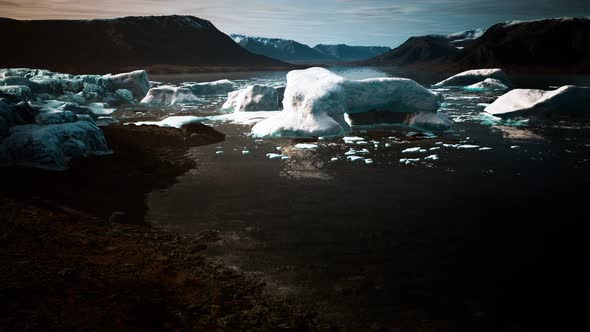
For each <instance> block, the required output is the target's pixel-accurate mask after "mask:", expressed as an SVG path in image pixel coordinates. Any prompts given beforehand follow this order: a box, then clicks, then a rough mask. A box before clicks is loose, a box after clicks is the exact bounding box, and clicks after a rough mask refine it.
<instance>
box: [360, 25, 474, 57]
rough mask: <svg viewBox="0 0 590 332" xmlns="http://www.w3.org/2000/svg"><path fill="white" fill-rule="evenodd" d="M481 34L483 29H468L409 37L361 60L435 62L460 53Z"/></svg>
mask: <svg viewBox="0 0 590 332" xmlns="http://www.w3.org/2000/svg"><path fill="white" fill-rule="evenodd" d="M482 35H483V30H481V29H476V30H468V31H463V32H457V33H453V34H450V35H426V36H419V37H410V38H409V39H408V40H407V41H406V42H404V43H403V44H401V45H400V46H399V47H397V48H395V49H393V50H391V51H389V52H386V53H383V54H382V55H379V56H377V57H374V58H372V59H369V60H366V61H363V62H361V64H364V65H376V66H404V65H414V64H423V63H437V62H442V61H445V60H448V59H451V58H452V57H454V56H457V55H458V54H460V53H461V50H463V49H464V48H465V47H466V46H469V45H470V44H472V43H474V42H475V40H477V38H479V37H481V36H482Z"/></svg>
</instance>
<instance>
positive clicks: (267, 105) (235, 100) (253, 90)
mask: <svg viewBox="0 0 590 332" xmlns="http://www.w3.org/2000/svg"><path fill="white" fill-rule="evenodd" d="M221 109H222V110H223V111H226V112H256V111H278V110H279V103H278V97H277V91H276V90H275V89H274V88H273V87H270V86H265V85H250V86H247V87H245V88H243V89H241V90H237V91H233V92H230V93H229V94H228V95H227V101H226V102H225V103H224V104H223V106H222V107H221Z"/></svg>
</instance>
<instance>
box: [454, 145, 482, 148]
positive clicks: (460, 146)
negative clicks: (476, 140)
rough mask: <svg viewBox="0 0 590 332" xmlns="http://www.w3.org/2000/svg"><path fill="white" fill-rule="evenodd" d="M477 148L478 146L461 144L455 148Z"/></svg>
mask: <svg viewBox="0 0 590 332" xmlns="http://www.w3.org/2000/svg"><path fill="white" fill-rule="evenodd" d="M477 148H479V145H475V144H461V145H459V146H457V149H477Z"/></svg>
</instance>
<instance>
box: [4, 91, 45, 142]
mask: <svg viewBox="0 0 590 332" xmlns="http://www.w3.org/2000/svg"><path fill="white" fill-rule="evenodd" d="M37 114H38V111H37V110H35V109H33V108H32V107H31V106H30V105H29V104H28V103H25V102H20V103H18V104H16V103H13V102H11V101H10V100H8V99H4V98H0V140H1V139H2V138H3V137H6V136H8V134H9V131H10V128H12V127H13V126H16V125H24V124H32V123H35V117H36V116H37Z"/></svg>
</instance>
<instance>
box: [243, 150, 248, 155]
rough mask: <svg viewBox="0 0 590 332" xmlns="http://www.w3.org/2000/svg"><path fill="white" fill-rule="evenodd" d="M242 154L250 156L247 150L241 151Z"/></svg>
mask: <svg viewBox="0 0 590 332" xmlns="http://www.w3.org/2000/svg"><path fill="white" fill-rule="evenodd" d="M242 154H250V151H248V150H243V151H242Z"/></svg>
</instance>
